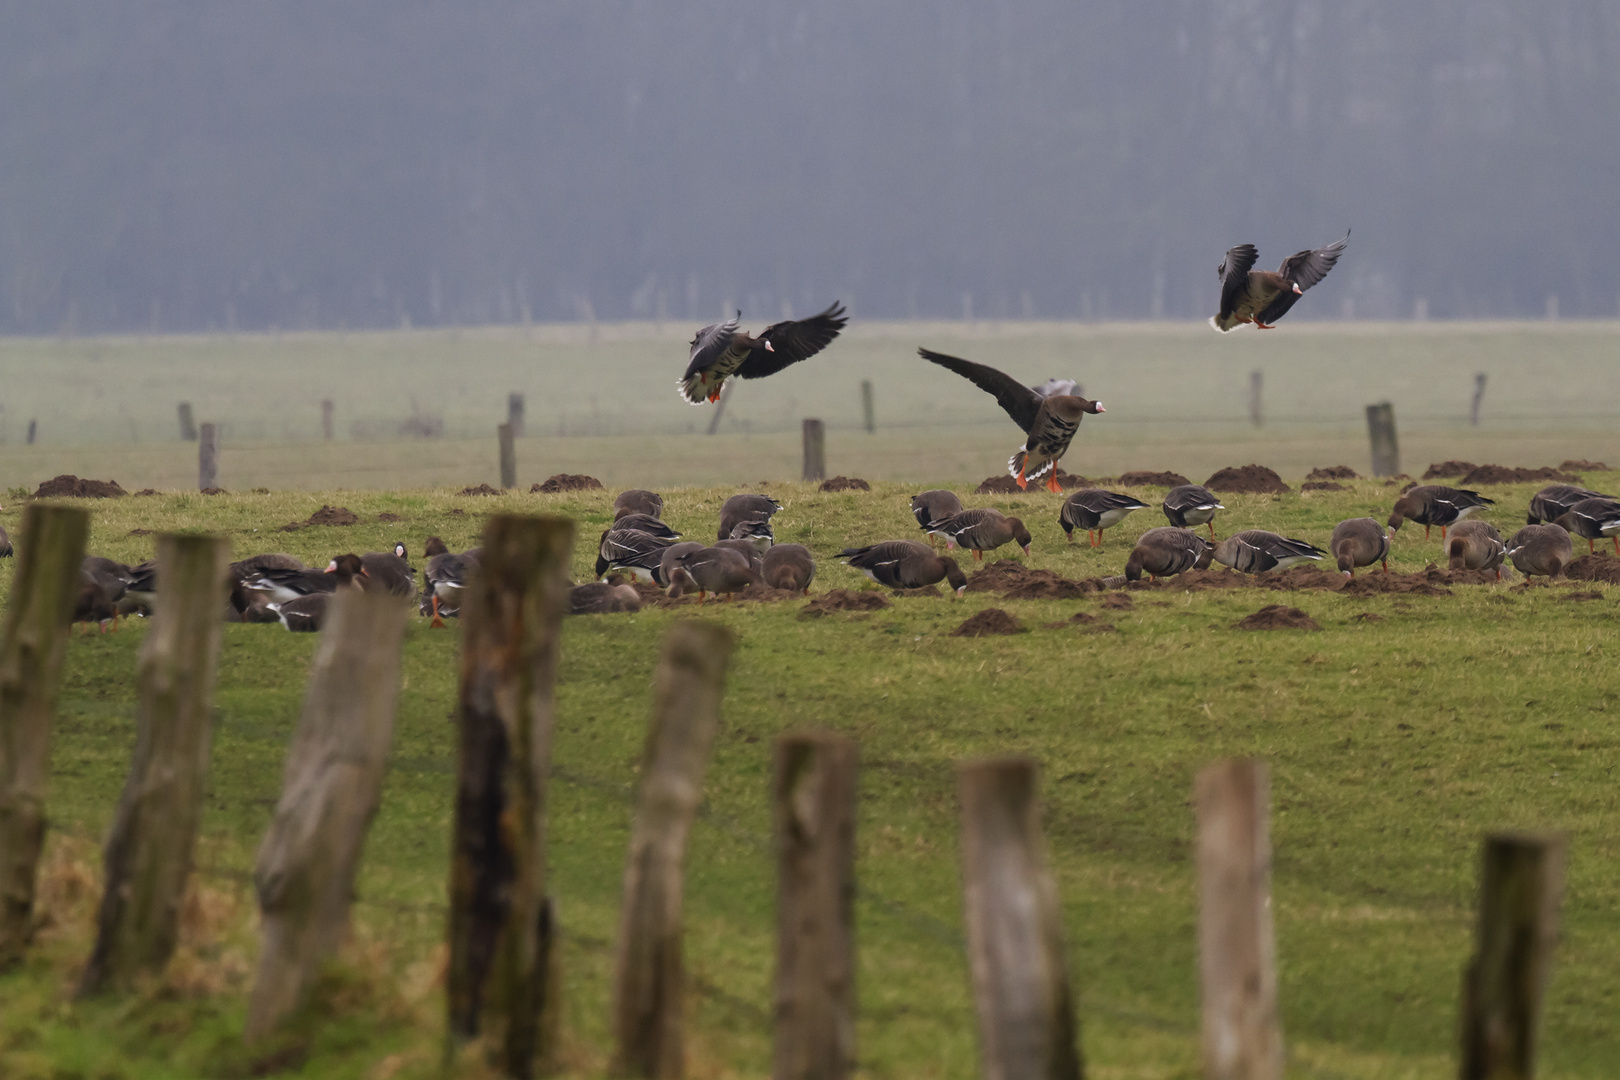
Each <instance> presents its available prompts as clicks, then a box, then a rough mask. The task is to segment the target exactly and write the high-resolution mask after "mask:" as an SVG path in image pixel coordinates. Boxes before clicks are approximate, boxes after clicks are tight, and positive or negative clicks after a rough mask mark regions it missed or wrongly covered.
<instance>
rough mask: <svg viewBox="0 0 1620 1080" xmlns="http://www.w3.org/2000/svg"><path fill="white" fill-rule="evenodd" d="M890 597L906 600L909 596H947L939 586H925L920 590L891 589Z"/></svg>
mask: <svg viewBox="0 0 1620 1080" xmlns="http://www.w3.org/2000/svg"><path fill="white" fill-rule="evenodd" d="M889 595H890V596H892V597H894V598H895V599H903V598H905V597H907V596H936V597H937V596H944V595H945V594H944V593H942V592H940V591H939V586H938V585H924V586H923V587H922V588H920V589H891V590H890V591H889Z"/></svg>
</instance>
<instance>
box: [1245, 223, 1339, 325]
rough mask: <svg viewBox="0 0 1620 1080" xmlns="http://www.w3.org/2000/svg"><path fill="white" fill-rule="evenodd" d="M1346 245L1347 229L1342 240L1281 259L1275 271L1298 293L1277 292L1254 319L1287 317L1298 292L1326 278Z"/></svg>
mask: <svg viewBox="0 0 1620 1080" xmlns="http://www.w3.org/2000/svg"><path fill="white" fill-rule="evenodd" d="M1349 242H1350V230H1348V229H1346V230H1345V233H1344V239H1343V240H1335V241H1334V242H1333V243H1331V244H1329V245H1327V246H1326V247H1319V248H1311V249H1309V250H1306V251H1299V252H1295V253H1294V254H1293V255H1290V256H1288V258H1286V259H1284V260H1283V261H1282V265H1281V266H1280V267H1278V268H1277V272H1278V273H1279V274H1281V275H1282V276H1283V277H1285V278H1287V279H1288V280H1289V281H1292V282H1293V283H1294V284H1295V285H1298V286H1299V292H1294V291H1293V290H1292V289H1287V290H1285V291H1283V292H1280V293H1278V294H1277V299H1275V300H1273V301H1272V302H1271V303H1269V304H1267V305H1266V309H1265V310H1264V311H1262V312H1261V313H1260V314H1259V316H1257V317H1258V318H1259V320H1260V321H1261V322H1263V323H1273V322H1276V321H1277V320H1278V319H1280V318H1282V317H1283V316H1284V315H1285V314H1287V313H1288V309H1289V308H1291V307H1293V306H1294V303H1295V301H1297V300H1298V299H1299V297H1300V293H1303V292H1304V291H1305V290H1306V289H1309V288H1310V287H1311V286H1312V285H1315V284H1316V283H1317V282H1318V281H1321V280H1322V279H1323V278H1325V277H1327V275H1328V271H1329V270H1332V269H1333V264H1334V263H1336V262H1338V261H1339V256H1340V255H1343V254H1344V249H1345V246H1346V245H1347V244H1349Z"/></svg>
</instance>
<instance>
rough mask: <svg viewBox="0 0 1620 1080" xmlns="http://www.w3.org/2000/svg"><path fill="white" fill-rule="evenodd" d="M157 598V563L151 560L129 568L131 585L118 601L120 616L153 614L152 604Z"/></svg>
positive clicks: (126, 587)
mask: <svg viewBox="0 0 1620 1080" xmlns="http://www.w3.org/2000/svg"><path fill="white" fill-rule="evenodd" d="M156 598H157V563H156V562H154V561H153V560H151V559H148V560H147V561H146V562H143V563H140V564H138V565H136V566H132V567H130V568H129V583H128V584H127V585H125V586H124V595H123V596H122V597H121V598H120V599H119V601H118V614H120V615H140V616H142V617H143V618H144V617H146V616H149V615H151V614H152V602H153V601H154V600H155V599H156Z"/></svg>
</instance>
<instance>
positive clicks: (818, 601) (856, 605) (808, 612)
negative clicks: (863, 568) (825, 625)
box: [799, 589, 894, 619]
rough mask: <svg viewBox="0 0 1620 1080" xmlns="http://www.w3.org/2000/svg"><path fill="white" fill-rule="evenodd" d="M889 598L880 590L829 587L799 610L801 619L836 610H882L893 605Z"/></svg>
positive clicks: (816, 616) (818, 616) (819, 616)
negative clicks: (858, 590)
mask: <svg viewBox="0 0 1620 1080" xmlns="http://www.w3.org/2000/svg"><path fill="white" fill-rule="evenodd" d="M893 606H894V605H893V604H892V603H890V601H889V598H888V597H887V596H884V595H883V594H882V593H880V592H869V591H868V592H856V591H855V590H853V589H828V590H827V591H826V592H824V593H822V594H821V595H820V596H818V597H816V598H815V599H814V600H812V601H810V602H809V603H808V604H806V605H804V610H803V611H801V612H799V618H801V619H819V618H821V617H822V616H823V615H830V614H832V613H833V612H835V611H880V610H882V609H883V608H886V607H893Z"/></svg>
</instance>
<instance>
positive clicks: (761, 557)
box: [714, 526, 770, 572]
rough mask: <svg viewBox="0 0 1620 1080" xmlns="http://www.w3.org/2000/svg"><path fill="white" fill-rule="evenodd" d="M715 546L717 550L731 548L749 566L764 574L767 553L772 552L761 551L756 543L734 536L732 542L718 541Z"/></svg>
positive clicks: (765, 549) (767, 549)
mask: <svg viewBox="0 0 1620 1080" xmlns="http://www.w3.org/2000/svg"><path fill="white" fill-rule="evenodd" d="M739 527H740V526H739ZM714 546H715V547H717V548H730V549H731V550H732V551H735V552H738V553H740V554H741V555H742V557H743V558H745V559H747V560H748V565H749V566H752V567H753V568H754V569H755V570H759V571H761V572H763V570H764V566H765V552H766V551H769V550H770V548H764V549H761V548H760V547H759V545H757V544H755V543H754V541H752V540H750V539H746V538H744V537H741V536H734V537H732V538H731V539H730V540H716V541H715V542H714Z"/></svg>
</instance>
